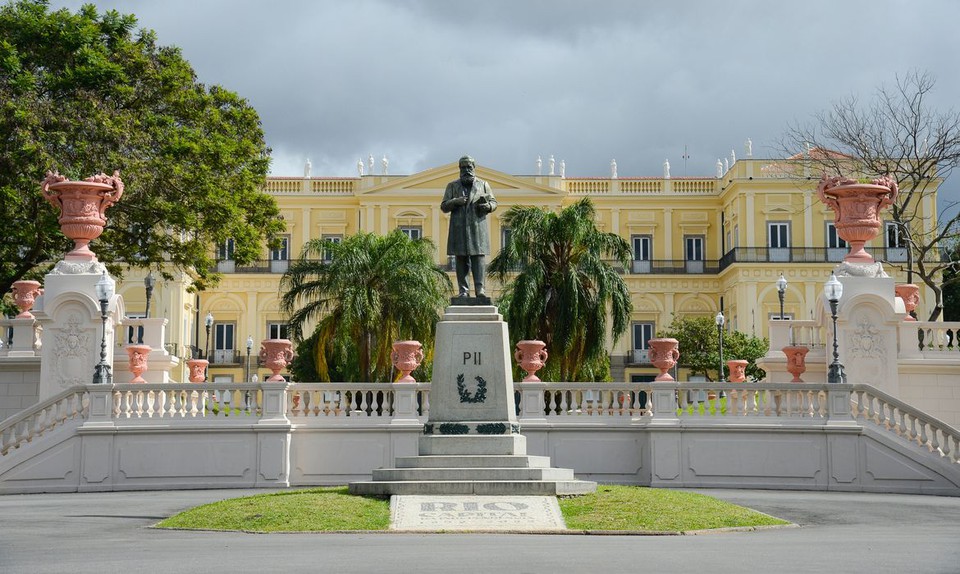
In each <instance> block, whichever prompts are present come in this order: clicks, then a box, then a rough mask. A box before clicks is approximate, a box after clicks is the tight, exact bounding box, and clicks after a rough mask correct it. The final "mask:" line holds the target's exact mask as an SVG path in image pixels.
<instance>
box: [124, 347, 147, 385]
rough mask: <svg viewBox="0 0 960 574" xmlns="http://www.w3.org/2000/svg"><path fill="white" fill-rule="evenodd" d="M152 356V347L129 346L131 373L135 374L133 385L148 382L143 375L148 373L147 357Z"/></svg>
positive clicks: (128, 355) (128, 354)
mask: <svg viewBox="0 0 960 574" xmlns="http://www.w3.org/2000/svg"><path fill="white" fill-rule="evenodd" d="M149 354H150V345H127V357H129V359H130V364H129V368H130V372H131V373H133V379H132V380H131V381H130V382H131V383H145V382H147V381H146V379H144V378H143V377H142V376H141V375H143V373H145V372H146V371H147V356H148V355H149Z"/></svg>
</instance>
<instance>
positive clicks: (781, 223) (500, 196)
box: [118, 156, 936, 381]
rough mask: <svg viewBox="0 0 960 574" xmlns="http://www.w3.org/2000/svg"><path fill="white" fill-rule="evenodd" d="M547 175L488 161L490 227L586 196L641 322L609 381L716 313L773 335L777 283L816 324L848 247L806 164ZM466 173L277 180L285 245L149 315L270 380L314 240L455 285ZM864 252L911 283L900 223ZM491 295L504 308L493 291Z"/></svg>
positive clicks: (228, 372)
mask: <svg viewBox="0 0 960 574" xmlns="http://www.w3.org/2000/svg"><path fill="white" fill-rule="evenodd" d="M358 167H359V166H358ZM371 167H372V165H371ZM358 171H363V170H362V167H361V168H360V169H358ZM382 171H386V169H385V168H383V170H382ZM544 171H548V172H549V173H548V174H547V175H510V174H507V173H503V172H500V171H497V170H496V169H493V168H492V167H489V166H485V165H483V164H482V158H481V163H480V164H479V165H478V166H477V176H478V177H479V178H481V179H484V180H486V181H487V182H489V184H490V186H491V187H492V189H493V193H494V195H495V196H496V198H497V201H498V202H499V208H498V209H497V211H496V212H494V213H492V214H491V216H490V220H491V230H490V231H491V248H492V249H493V251H494V252H496V251H498V250H499V249H500V247H501V246H502V245H503V242H504V240H505V239H506V238H507V237H508V236H509V229H506V228H504V227H503V226H502V225H501V217H502V216H503V214H504V213H506V211H507V210H508V209H509V208H510V207H511V206H513V205H534V206H541V207H545V208H548V209H552V210H558V209H560V208H562V207H564V206H567V205H569V204H571V203H573V202H575V201H577V200H579V199H581V198H582V197H589V198H590V199H591V200H592V201H593V203H594V205H595V206H596V209H597V214H598V215H597V217H598V220H597V224H598V226H599V227H600V229H601V230H603V231H608V232H613V233H616V234H618V235H620V236H621V237H623V238H624V239H626V240H628V241H629V242H630V244H631V246H632V249H633V261H632V262H631V265H630V268H628V269H624V270H623V277H624V279H625V280H626V282H627V285H628V286H629V288H630V292H631V293H632V299H633V307H634V311H633V317H632V321H631V322H632V325H631V329H630V332H629V333H627V335H626V336H625V337H623V338H621V340H620V341H619V342H618V343H617V344H616V345H612V344H611V345H610V355H611V375H612V377H613V379H614V380H621V381H630V380H650V379H651V378H652V376H653V375H654V374H655V373H656V372H657V371H656V369H654V368H653V366H652V365H650V364H649V361H648V359H647V353H646V347H647V340H648V339H650V338H652V337H654V336H655V333H656V332H657V330H658V329H661V328H663V327H665V326H667V325H668V324H669V323H670V321H671V319H672V315H673V314H677V315H687V316H690V315H693V316H697V315H702V316H710V317H713V316H715V315H716V314H717V312H718V311H720V310H722V311H723V314H724V315H725V317H726V319H727V324H726V328H727V329H735V330H739V331H743V332H746V333H749V334H754V335H757V336H764V337H765V336H767V322H768V321H769V320H770V319H772V318H775V317H779V315H780V300H779V297H778V291H777V286H776V281H777V279H778V277H779V276H780V274H781V273H782V274H783V275H784V277H785V278H786V279H787V281H788V285H787V290H786V293H785V297H784V303H783V313H784V316H785V317H786V318H794V319H811V318H813V314H814V309H815V306H816V305H817V302H818V296H819V295H820V293H821V292H822V289H823V284H824V283H825V282H826V280H827V278H828V277H829V275H830V272H831V270H832V269H833V268H834V267H835V265H836V264H837V262H839V261H840V260H841V259H842V258H843V256H844V254H845V253H846V251H847V249H846V245H845V244H844V242H843V240H841V239H840V238H839V237H838V236H837V233H836V229H835V228H834V226H833V212H832V211H830V210H829V209H828V208H827V207H826V206H824V205H823V204H822V203H820V201H819V200H818V199H817V196H816V186H817V183H818V180H819V174H818V173H812V172H813V171H814V169H813V168H812V167H811V166H810V165H808V164H807V163H806V162H805V160H804V159H803V158H799V159H795V160H790V161H778V160H762V159H754V158H752V157H749V156H748V157H747V158H741V159H738V160H735V161H734V162H733V164H732V165H730V166H729V169H725V168H724V167H723V166H722V165H721V164H720V163H719V162H718V164H717V173H716V174H715V175H714V176H712V177H683V178H672V177H670V173H669V164H668V163H666V162H665V164H664V173H663V174H662V176H661V177H642V178H633V177H623V178H619V177H617V175H616V165H615V163H612V165H611V173H610V175H609V176H608V177H590V178H585V177H566V176H565V174H564V173H563V172H564V169H563V166H562V165H561V168H560V170H559V172H557V171H555V170H554V169H553V165H552V161H551V168H550V169H549V170H544ZM457 177H459V172H458V165H457V163H456V161H454V162H451V163H449V164H446V165H442V166H439V167H435V168H432V169H428V170H426V171H422V172H420V173H415V174H412V175H387V174H385V173H381V174H379V175H373V174H364V175H358V176H357V177H349V178H331V177H312V176H311V174H310V171H309V164H308V167H307V168H306V169H305V174H304V177H270V178H268V180H267V182H266V189H265V191H266V192H267V193H269V194H270V195H272V196H273V197H274V198H276V201H277V204H278V206H279V208H280V211H281V214H282V216H283V218H284V220H285V222H286V226H287V231H286V234H285V235H284V236H283V245H282V246H281V248H279V249H273V250H269V251H264V253H263V259H262V260H259V261H255V262H253V263H252V264H250V265H247V266H240V265H237V264H235V262H234V261H232V246H231V245H230V243H229V242H228V243H227V244H225V245H220V246H217V247H216V250H217V259H218V263H217V266H218V270H219V271H220V272H222V273H223V279H222V281H221V282H220V284H219V285H218V286H217V287H216V288H215V289H212V290H208V291H205V292H203V293H200V294H196V295H195V294H192V293H188V292H187V287H189V277H188V276H187V275H186V274H182V275H180V276H179V277H178V278H177V279H176V280H173V281H161V282H158V283H159V284H158V285H157V287H156V288H155V289H154V292H153V302H152V303H151V305H152V309H153V310H152V311H151V313H150V314H151V316H154V317H166V318H168V319H169V323H168V324H167V333H166V341H168V342H169V344H168V349H169V350H171V351H172V352H173V353H174V354H177V355H179V356H181V357H183V358H189V355H190V352H191V349H196V348H199V349H203V350H206V351H208V352H209V357H210V359H211V367H210V377H211V380H215V381H216V380H219V381H230V380H232V381H242V380H245V379H247V378H248V377H249V376H252V375H253V374H255V373H256V374H258V376H259V377H261V378H262V377H263V375H264V373H266V372H267V371H266V370H264V369H262V368H258V367H257V361H256V354H257V352H258V350H259V346H260V345H259V342H260V341H261V340H262V339H267V338H278V337H279V338H283V337H286V323H285V317H284V314H283V313H281V311H280V306H279V299H280V294H279V286H280V278H281V276H282V274H283V272H284V271H285V270H286V269H287V268H288V266H289V263H290V261H291V260H292V259H294V258H296V257H297V256H298V255H299V253H300V251H301V248H302V246H303V245H304V243H305V242H306V241H308V240H310V239H315V238H326V239H329V240H331V241H338V240H340V239H341V238H343V237H344V236H347V235H350V234H353V233H356V232H358V231H366V232H375V233H383V234H385V233H389V232H390V231H392V230H394V229H397V228H399V229H401V230H403V231H404V232H405V233H407V234H409V235H410V236H411V237H414V238H416V237H427V238H430V239H431V240H432V241H433V242H434V243H435V244H436V246H437V255H436V257H437V263H438V264H441V265H447V266H448V269H449V270H451V277H452V266H450V262H449V261H448V259H447V256H446V255H445V254H446V247H447V246H446V237H447V226H448V221H449V219H448V216H447V215H446V214H444V213H442V212H441V210H440V199H441V198H442V196H443V191H444V188H445V186H446V184H447V183H448V182H450V181H453V180H454V179H456V178H457ZM935 199H936V198H935V195H931V196H930V197H927V198H925V199H924V200H923V203H922V205H921V209H922V211H923V214H922V215H923V217H922V218H919V219H922V220H923V221H924V224H925V225H928V226H930V229H932V228H933V226H935V225H936V200H935ZM885 215H887V216H889V214H885ZM868 250H869V251H870V252H871V253H872V254H873V255H874V257H875V258H877V259H879V260H882V261H884V262H885V263H886V265H885V269H886V271H887V273H889V274H890V275H891V276H893V277H894V278H895V279H896V280H897V281H898V282H903V281H905V274H904V273H902V272H901V271H900V270H898V269H897V263H898V262H904V261H906V249H905V244H904V243H903V242H902V240H901V239H900V237H899V235H898V233H897V232H896V227H894V226H893V225H892V224H891V223H889V222H885V224H884V229H883V230H882V233H880V235H879V236H878V237H877V238H876V239H875V240H874V241H873V242H872V243H870V244H868ZM488 260H489V257H488ZM490 287H491V290H492V291H493V293H492V294H493V296H494V298H495V299H496V291H497V286H496V285H491V286H490ZM118 291H119V293H120V294H122V295H123V296H124V299H125V302H126V308H127V312H128V316H133V317H136V316H138V314H139V316H142V314H143V311H144V310H145V306H146V300H145V289H144V284H143V274H142V273H140V272H131V273H129V274H128V275H127V277H126V280H125V281H124V282H123V284H122V285H121V286H120V287H119V289H118ZM488 292H490V290H488ZM451 295H452V293H451ZM932 301H933V296H932V293H929V292H927V290H926V289H921V302H920V305H919V306H918V308H917V314H918V316H919V317H921V318H922V317H924V316H926V314H927V311H928V309H927V308H926V306H927V304H926V302H932ZM931 304H932V303H931ZM208 322H209V323H210V325H209V327H208V325H207V323H208ZM248 345H249V346H248ZM204 354H207V353H206V352H205V353H204ZM174 378H177V377H174ZM180 380H186V376H182V377H180Z"/></svg>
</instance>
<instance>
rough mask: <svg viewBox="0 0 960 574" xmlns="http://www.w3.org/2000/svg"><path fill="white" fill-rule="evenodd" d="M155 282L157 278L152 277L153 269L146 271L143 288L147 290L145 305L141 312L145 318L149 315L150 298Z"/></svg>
mask: <svg viewBox="0 0 960 574" xmlns="http://www.w3.org/2000/svg"><path fill="white" fill-rule="evenodd" d="M156 284H157V280H156V279H154V278H153V271H151V272H150V273H147V276H146V277H144V278H143V288H144V290H146V292H147V307H146V309H145V310H144V312H143V316H144V317H146V318H149V317H150V298H151V297H152V296H153V286H154V285H156Z"/></svg>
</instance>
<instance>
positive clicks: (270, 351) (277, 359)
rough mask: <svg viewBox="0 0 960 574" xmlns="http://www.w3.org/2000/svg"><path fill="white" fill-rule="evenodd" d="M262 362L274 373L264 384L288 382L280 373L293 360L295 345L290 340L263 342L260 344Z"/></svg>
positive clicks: (268, 340)
mask: <svg viewBox="0 0 960 574" xmlns="http://www.w3.org/2000/svg"><path fill="white" fill-rule="evenodd" d="M260 360H261V361H263V364H264V365H266V366H267V368H268V369H270V371H272V372H273V375H272V376H270V377H269V378H268V379H267V380H266V381H264V382H267V383H283V382H286V379H284V378H283V377H281V376H280V371H282V370H283V369H284V368H285V367H286V366H287V365H288V364H290V361H292V360H293V343H292V342H290V339H267V340H265V341H262V342H261V343H260Z"/></svg>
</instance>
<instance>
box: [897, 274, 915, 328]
mask: <svg viewBox="0 0 960 574" xmlns="http://www.w3.org/2000/svg"><path fill="white" fill-rule="evenodd" d="M893 292H894V293H896V294H897V297H900V298H901V299H903V306H904V307H906V309H907V316H906V317H904V319H903V320H904V321H916V319H914V318H913V317H911V316H910V313H912V312H913V310H914V309H916V308H917V305H918V304H919V303H920V286H919V285H914V284H913V283H903V284H901V285H896V286H894V288H893Z"/></svg>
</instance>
